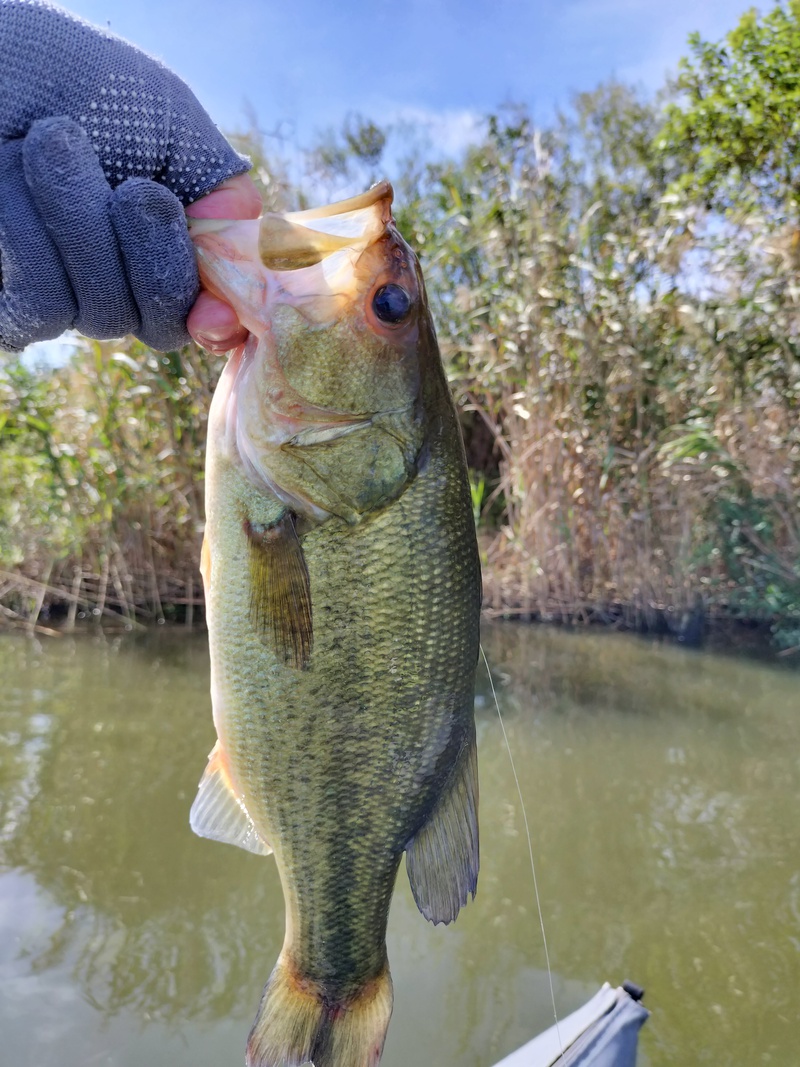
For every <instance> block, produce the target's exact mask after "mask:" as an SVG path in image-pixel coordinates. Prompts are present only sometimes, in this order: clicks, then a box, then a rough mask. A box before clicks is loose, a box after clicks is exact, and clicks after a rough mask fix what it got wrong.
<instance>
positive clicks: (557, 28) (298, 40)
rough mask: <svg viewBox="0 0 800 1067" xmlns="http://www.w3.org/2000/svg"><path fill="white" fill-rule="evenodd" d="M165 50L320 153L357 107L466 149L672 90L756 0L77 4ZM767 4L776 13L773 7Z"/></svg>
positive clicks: (232, 100)
mask: <svg viewBox="0 0 800 1067" xmlns="http://www.w3.org/2000/svg"><path fill="white" fill-rule="evenodd" d="M64 6H66V7H68V8H69V9H70V10H71V11H73V12H75V13H76V14H78V15H81V16H82V17H84V18H86V19H89V20H90V21H92V22H95V23H100V24H102V25H108V26H109V27H110V28H111V29H112V30H113V31H114V32H115V33H118V34H120V35H121V36H123V37H127V38H128V39H129V40H130V41H133V42H134V43H135V44H137V45H139V46H140V47H141V48H144V49H145V50H146V51H148V52H150V53H152V54H154V55H158V56H159V57H160V58H161V59H162V60H163V61H164V62H165V63H167V64H168V65H169V66H171V67H172V68H173V69H174V70H176V71H177V72H178V73H179V74H180V75H181V76H182V77H183V78H185V79H186V81H188V82H189V84H190V85H191V86H192V88H193V89H194V90H195V92H196V94H197V95H198V96H199V97H200V99H201V101H202V102H203V104H204V105H205V106H206V108H207V109H208V111H209V112H210V113H211V115H212V117H213V118H214V120H215V121H216V122H217V124H218V125H220V126H221V127H223V128H224V129H228V130H230V129H233V128H237V127H238V128H242V127H244V126H246V124H247V123H246V119H245V118H244V115H245V105H246V103H249V104H250V106H251V107H252V108H253V109H254V111H255V113H256V114H257V116H258V119H259V123H260V125H261V127H262V128H263V129H269V128H271V127H274V126H275V125H276V124H277V123H278V122H279V121H280V122H283V123H284V124H285V125H284V127H283V128H284V130H285V131H287V132H288V131H291V130H293V131H295V135H296V137H297V139H298V141H299V143H300V144H303V145H307V144H308V143H309V142H310V141H311V140H312V139H313V135H314V132H315V130H319V129H324V128H326V127H329V126H337V125H339V124H340V122H341V121H342V119H343V118H344V116H345V115H346V114H347V113H348V112H352V111H357V112H361V113H362V114H364V115H366V116H367V117H369V118H372V119H374V120H375V121H377V122H379V123H391V122H395V121H397V120H398V119H402V118H408V119H416V120H418V121H422V122H423V123H427V124H429V127H430V131H431V135H432V138H433V139H434V141H435V142H436V143H437V144H439V145H440V146H441V147H442V148H444V149H445V150H447V149H448V148H450V149H457V148H458V147H459V146H460V145H461V144H462V143H463V142H464V141H465V140H466V139H467V138H468V136H469V132H470V129H471V128H472V124H473V122H474V120H475V119H476V118H477V117H478V116H480V115H481V114H483V113H485V112H486V111H488V110H490V109H492V108H494V107H496V106H497V105H499V104H501V103H502V102H504V101H514V102H524V103H527V104H528V105H529V106H530V107H531V109H532V111H533V115H534V118H535V119H536V120H538V121H539V122H543V121H546V120H547V118H548V117H549V116H550V115H551V114H552V112H553V109H554V108H555V107H557V106H558V105H559V104H564V103H566V102H567V101H568V99H569V96H570V94H571V93H572V92H573V91H575V90H582V89H591V88H593V87H594V86H595V85H597V83H598V82H600V81H601V80H603V79H606V78H608V77H610V76H612V75H615V76H616V77H618V78H620V79H622V80H625V81H632V82H636V83H639V84H642V85H644V86H646V87H648V88H656V87H658V86H659V85H660V84H661V83H662V81H663V78H664V74H665V72H666V71H667V70H674V69H675V67H676V65H677V61H678V58H679V57H680V56H681V55H682V54H685V52H686V38H687V35H688V34H689V33H690V32H691V31H692V30H699V31H700V32H701V33H702V34H703V36H705V37H708V38H710V39H713V40H716V39H718V38H720V37H722V36H723V34H724V33H725V32H726V31H727V30H729V29H731V28H732V27H733V25H734V24H735V22H736V20H737V18H738V16H739V15H740V14H741V13H742V12H743V11H744V10H745V9H746V8H747V7H749V6H750V4H749V2H748V0H671V2H669V3H664V2H663V0H369V2H366V0H280V2H278V0H192V2H189V0H70V2H68V3H66V4H65V5H64ZM764 6H765V7H767V8H768V7H771V6H772V4H771V3H766V4H765V5H764Z"/></svg>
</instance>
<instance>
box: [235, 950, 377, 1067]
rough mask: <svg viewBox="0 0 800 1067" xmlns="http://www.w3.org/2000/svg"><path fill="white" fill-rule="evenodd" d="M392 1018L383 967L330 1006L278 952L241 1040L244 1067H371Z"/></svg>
mask: <svg viewBox="0 0 800 1067" xmlns="http://www.w3.org/2000/svg"><path fill="white" fill-rule="evenodd" d="M391 1014H392V979H391V977H390V975H389V967H388V965H386V966H385V967H384V969H383V971H382V972H381V973H380V974H379V975H378V976H377V978H374V979H373V980H372V981H371V982H369V983H368V984H367V985H366V986H364V987H363V988H362V989H361V990H359V992H358V993H357V994H356V995H355V996H354V997H351V998H350V999H349V1000H347V1001H346V1002H343V1003H340V1004H332V1003H331V1002H330V1000H329V999H327V998H324V997H323V993H322V990H321V989H320V988H319V987H318V986H317V985H316V984H315V983H313V982H311V981H309V980H306V979H303V978H302V977H301V976H298V975H297V974H296V973H295V971H294V968H293V967H292V964H291V961H290V960H288V959H287V956H286V954H285V953H281V956H280V958H279V960H278V962H277V963H276V964H275V969H274V970H273V972H272V974H271V975H270V977H269V981H268V982H267V985H266V987H265V989H264V995H263V996H262V998H261V1007H260V1008H259V1010H258V1015H257V1016H256V1021H255V1023H254V1024H253V1029H252V1030H251V1031H250V1036H249V1038H248V1039H247V1067H298V1065H299V1064H302V1063H308V1062H309V1061H310V1062H312V1063H313V1064H314V1067H377V1064H378V1062H379V1060H380V1058H381V1052H382V1051H383V1042H384V1040H385V1039H386V1028H387V1027H388V1025H389V1019H390V1017H391Z"/></svg>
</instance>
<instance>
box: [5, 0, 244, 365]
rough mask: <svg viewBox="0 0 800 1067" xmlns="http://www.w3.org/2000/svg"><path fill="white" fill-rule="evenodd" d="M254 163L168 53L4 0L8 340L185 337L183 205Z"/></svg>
mask: <svg viewBox="0 0 800 1067" xmlns="http://www.w3.org/2000/svg"><path fill="white" fill-rule="evenodd" d="M248 165H249V164H248V161H247V160H246V159H245V158H244V157H243V156H240V155H238V154H237V153H236V152H234V150H233V149H232V148H231V146H230V145H229V144H228V142H227V141H226V140H225V138H224V137H223V136H222V134H221V133H220V132H219V130H218V129H217V128H216V127H215V126H214V125H213V123H212V122H211V120H210V119H209V117H208V115H207V114H206V113H205V111H204V110H203V109H202V107H201V106H200V104H199V103H198V101H197V100H196V99H195V97H194V96H193V95H192V93H191V91H190V90H189V88H188V87H187V86H186V85H185V84H184V82H182V81H181V80H180V78H178V77H177V76H176V75H175V74H173V73H172V72H171V71H169V70H167V68H166V67H164V66H162V65H161V64H160V63H158V62H157V61H156V60H154V59H151V58H150V57H149V56H146V55H145V54H144V53H143V52H140V51H139V50H138V49H136V48H134V47H133V46H132V45H129V44H127V43H126V42H125V41H122V40H120V39H119V38H117V37H114V36H113V35H112V34H110V33H106V32H105V31H104V30H100V29H97V28H96V27H94V26H90V25H89V24H88V23H85V22H83V21H81V20H79V19H77V18H75V17H73V16H72V15H69V14H68V13H67V12H65V11H62V10H61V9H60V8H56V7H53V6H52V5H50V4H47V3H44V2H42V0H0V348H4V349H7V350H10V351H16V350H19V349H21V348H24V347H25V345H27V344H30V342H31V341H40V340H44V339H46V338H50V337H57V336H58V335H59V334H60V333H62V332H63V331H64V330H65V329H68V328H70V327H72V326H74V327H75V328H76V329H78V330H80V331H81V333H83V334H85V335H86V336H87V337H95V338H109V337H121V336H123V335H124V334H126V333H133V334H135V335H136V336H137V337H138V338H140V339H141V340H142V341H144V342H145V343H146V344H148V345H150V346H151V347H153V348H156V349H161V350H164V349H168V348H175V347H178V346H180V345H182V344H185V343H186V342H187V341H188V340H189V336H188V334H187V333H186V326H185V319H186V315H187V314H188V312H189V309H190V308H191V306H192V304H193V303H194V301H195V298H196V296H197V292H198V278H197V266H196V263H195V257H194V253H193V250H192V245H191V242H190V240H189V235H188V232H187V229H186V223H185V221H184V216H183V208H182V205H185V204H190V203H191V202H192V201H193V200H195V199H197V198H198V197H199V196H202V195H204V194H205V193H207V192H209V191H210V190H211V189H213V188H214V187H215V186H217V185H219V183H220V182H222V181H224V180H225V179H226V178H230V177H232V176H233V175H235V174H241V173H242V172H243V171H246V170H247V169H248Z"/></svg>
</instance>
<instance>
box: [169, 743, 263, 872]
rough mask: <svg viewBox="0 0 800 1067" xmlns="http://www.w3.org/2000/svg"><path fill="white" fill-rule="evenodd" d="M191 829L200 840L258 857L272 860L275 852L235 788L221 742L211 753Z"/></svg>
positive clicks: (190, 815)
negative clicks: (262, 835)
mask: <svg viewBox="0 0 800 1067" xmlns="http://www.w3.org/2000/svg"><path fill="white" fill-rule="evenodd" d="M189 825H190V826H191V828H192V829H193V830H194V832H195V833H196V834H197V836H198V837H207V838H209V839H210V840H211V841H224V842H225V844H227V845H237V846H238V847H239V848H243V849H246V850H247V851H248V852H255V854H256V855H257V856H268V855H269V854H270V852H272V848H271V847H270V846H269V845H268V844H267V842H266V841H265V840H264V838H263V837H261V835H260V834H259V833H258V830H256V827H255V823H254V822H253V820H252V819H251V817H250V814H249V812H248V811H247V808H246V807H245V803H244V800H243V799H242V797H241V796H239V795H238V794H237V792H236V790H235V789H234V787H233V783H232V781H231V776H230V771H229V769H228V760H227V756H226V755H225V750H224V749H223V747H222V745H221V744H220V742H219V741H217V743H216V745H214V747H213V748H212V750H211V754H210V755H209V757H208V766H207V767H206V769H205V772H204V774H203V777H202V778H201V779H200V785H199V786H198V788H197V796H196V797H195V798H194V804H192V810H191V812H190V813H189Z"/></svg>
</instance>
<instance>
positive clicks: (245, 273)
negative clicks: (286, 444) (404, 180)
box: [187, 181, 413, 334]
mask: <svg viewBox="0 0 800 1067" xmlns="http://www.w3.org/2000/svg"><path fill="white" fill-rule="evenodd" d="M393 198H394V191H393V189H392V186H391V183H390V182H388V181H381V182H378V183H377V184H376V185H374V186H372V188H371V189H368V190H367V191H366V192H365V193H361V194H360V195H358V196H354V197H350V198H349V199H347V200H341V201H339V202H338V203H335V204H330V205H328V206H326V207H321V208H311V209H310V210H307V211H292V212H287V213H285V214H284V213H277V212H266V213H265V214H263V215H262V216H261V218H260V219H247V220H242V221H235V220H228V219H193V218H189V219H187V222H188V225H189V233H190V236H191V238H192V241H193V242H194V245H195V251H196V253H197V261H198V266H199V269H200V278H201V280H202V282H203V285H204V286H205V287H206V288H207V289H208V290H209V291H210V292H212V293H214V294H215V295H217V296H220V297H222V299H224V300H226V301H227V302H228V303H231V304H232V305H233V307H234V308H235V310H236V311H237V313H238V316H239V319H240V321H241V322H242V324H243V325H244V326H245V327H246V328H247V329H248V330H250V332H251V333H256V334H259V333H261V332H263V319H264V309H265V307H274V306H275V304H280V303H283V304H290V305H292V306H294V307H296V308H297V309H298V310H299V311H301V312H302V314H303V315H304V316H305V318H306V319H308V320H309V321H311V322H314V323H317V324H321V323H324V322H330V321H333V320H335V319H337V318H339V317H340V316H341V315H342V314H343V313H344V312H345V311H346V310H347V308H348V307H349V306H351V305H352V303H353V302H354V301H355V300H357V298H358V296H359V293H360V292H361V290H362V289H363V285H364V278H365V275H366V274H367V273H368V271H369V261H370V260H371V258H374V257H371V256H370V252H371V250H373V249H375V248H376V246H377V245H378V242H380V241H381V240H383V239H385V238H388V239H390V240H391V241H392V242H393V243H396V244H397V245H398V247H402V248H403V250H404V253H407V255H406V261H410V260H411V258H413V257H412V255H411V252H410V249H408V248H407V246H405V243H404V242H403V240H402V238H401V237H400V235H399V234H398V232H397V230H396V229H395V227H394V220H393V218H392V200H393Z"/></svg>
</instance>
